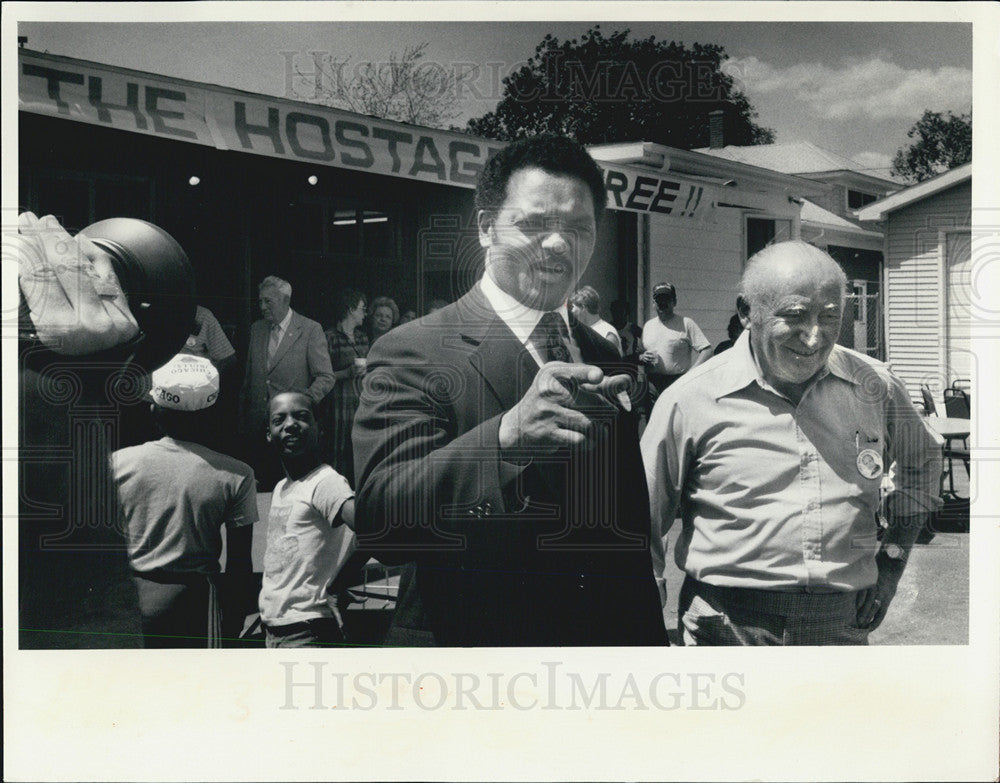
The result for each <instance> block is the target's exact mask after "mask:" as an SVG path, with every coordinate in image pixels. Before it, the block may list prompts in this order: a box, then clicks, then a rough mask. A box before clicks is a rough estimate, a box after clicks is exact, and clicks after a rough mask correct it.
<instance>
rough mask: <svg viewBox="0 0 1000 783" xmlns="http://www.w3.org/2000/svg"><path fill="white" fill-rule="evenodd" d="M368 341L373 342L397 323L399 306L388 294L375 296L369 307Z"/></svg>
mask: <svg viewBox="0 0 1000 783" xmlns="http://www.w3.org/2000/svg"><path fill="white" fill-rule="evenodd" d="M369 313H370V315H369V318H368V321H369V324H368V334H369V337H370V340H369V342H371V343H373V342H375V341H376V340H377V339H378V338H379V337H381V336H382V335H383V334H385V333H386V332H388V331H389V330H390V329H392V327H394V326H396V325H397V324H398V323H399V306H398V305H397V304H396V303H395V302H394V301H393V300H392V299H390V298H389V297H388V296H376V297H375V298H374V299H372V306H371V308H370V309H369Z"/></svg>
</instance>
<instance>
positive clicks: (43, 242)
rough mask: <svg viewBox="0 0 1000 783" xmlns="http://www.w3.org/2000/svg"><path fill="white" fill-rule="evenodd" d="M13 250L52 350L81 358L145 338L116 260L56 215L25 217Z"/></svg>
mask: <svg viewBox="0 0 1000 783" xmlns="http://www.w3.org/2000/svg"><path fill="white" fill-rule="evenodd" d="M8 247H10V248H12V249H13V251H14V252H15V254H16V255H17V264H18V284H19V286H20V288H21V293H22V294H23V296H24V300H25V302H26V303H27V305H28V310H29V312H30V316H31V322H32V323H33V324H34V327H35V331H36V333H37V335H38V338H39V339H40V340H41V342H42V344H44V345H45V346H46V347H47V348H49V349H51V350H53V351H55V352H56V353H60V354H67V355H72V356H80V355H85V354H90V353H96V352H98V351H104V350H107V349H109V348H114V347H115V346H117V345H121V344H122V343H126V342H128V341H129V340H131V339H132V338H133V337H135V336H136V335H137V334H138V333H139V325H138V324H137V323H136V320H135V318H134V317H133V315H132V311H131V310H130V309H129V306H128V301H127V300H126V298H125V294H124V292H123V291H122V288H121V285H120V283H119V282H118V276H117V275H116V274H115V271H114V269H113V267H112V266H111V259H110V258H109V257H108V255H107V254H106V253H105V252H104V251H102V250H101V249H100V248H99V247H97V246H96V245H95V244H94V243H93V242H91V241H90V240H89V239H87V237H85V236H79V235H78V236H76V237H71V236H70V235H69V234H68V233H67V232H66V230H65V229H64V228H63V227H62V226H61V225H59V221H58V220H56V218H54V217H53V216H52V215H46V216H45V217H43V218H41V219H39V218H38V217H36V216H35V215H34V214H32V213H31V212H25V213H23V214H21V215H20V217H19V218H18V236H17V237H16V238H14V239H13V240H10V245H8ZM6 254H7V252H6V248H5V253H4V255H6Z"/></svg>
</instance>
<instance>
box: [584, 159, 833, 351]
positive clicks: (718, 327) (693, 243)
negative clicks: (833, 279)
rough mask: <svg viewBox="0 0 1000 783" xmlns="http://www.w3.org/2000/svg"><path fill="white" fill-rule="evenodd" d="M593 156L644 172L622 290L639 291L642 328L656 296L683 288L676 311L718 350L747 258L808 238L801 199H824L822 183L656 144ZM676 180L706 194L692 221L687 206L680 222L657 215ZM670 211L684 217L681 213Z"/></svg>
mask: <svg viewBox="0 0 1000 783" xmlns="http://www.w3.org/2000/svg"><path fill="white" fill-rule="evenodd" d="M587 149H588V150H589V151H590V154H591V155H592V156H593V157H594V159H595V160H596V161H597V162H598V164H599V165H601V166H602V167H604V168H605V169H606V170H611V169H614V168H619V169H620V170H622V171H629V172H633V171H634V172H641V176H640V175H635V176H634V182H635V187H632V188H631V192H632V196H630V197H629V200H632V198H633V197H634V196H635V194H636V193H639V194H641V196H642V198H641V199H640V201H645V202H648V203H650V209H649V211H648V213H647V214H641V215H639V220H638V222H637V223H636V234H637V236H636V244H637V247H638V252H637V254H636V267H637V269H636V279H635V281H634V282H631V281H630V284H629V285H628V286H622V287H621V290H634V291H636V292H637V296H638V307H637V308H636V323H639V324H642V323H643V322H644V321H645V320H647V319H649V318H653V317H655V315H656V311H655V308H654V307H653V301H652V289H653V286H654V285H655V284H656V283H658V282H660V281H663V280H666V281H669V282H671V283H673V284H674V285H675V286H677V299H678V305H677V306H678V309H679V310H680V311H681V312H683V313H684V315H686V316H689V317H691V318H693V319H694V321H695V322H696V323H697V324H698V325H699V326H700V327H701V329H702V331H703V332H704V333H705V336H706V337H707V338H708V340H709V341H710V342H712V343H713V344H716V343H719V342H720V341H722V340H724V339H726V337H727V335H726V326H727V324H728V323H729V319H730V317H731V316H732V315H733V314H734V313H735V312H736V296H737V292H738V290H739V282H740V277H741V276H742V274H743V267H744V265H745V263H746V259H747V258H748V257H750V256H751V255H753V254H754V253H755V252H757V250H759V249H760V248H762V247H764V245H766V244H767V243H768V242H769V241H771V240H773V239H797V238H799V237H800V236H801V234H802V233H803V232H804V231H805V227H804V224H802V223H801V220H800V213H801V204H802V202H803V199H804V198H817V197H820V196H822V195H824V194H825V192H826V186H824V185H823V184H821V183H817V182H813V181H810V180H808V179H804V178H802V177H796V176H794V175H789V174H784V173H782V172H779V171H774V170H773V169H767V168H762V167H760V166H754V165H748V164H746V163H741V162H739V161H733V160H724V159H719V158H717V157H713V156H711V155H704V154H701V153H699V152H692V151H690V150H681V149H676V148H674V147H667V146H665V145H663V144H656V143H654V142H643V141H637V142H623V143H617V144H598V145H590V146H588V147H587ZM630 176H633V175H631V174H630ZM672 177H676V178H680V179H682V180H683V181H685V182H696V183H699V184H700V185H701V186H702V187H704V189H705V192H704V194H703V195H701V196H700V199H701V206H700V207H698V214H697V216H696V217H695V218H694V219H691V218H689V217H686V216H684V215H685V211H688V210H687V206H688V204H687V203H685V204H684V205H683V206H684V207H685V210H682V211H680V212H679V215H680V216H678V214H663V212H664V210H662V209H654V208H653V205H654V203H655V201H654V198H655V197H654V193H655V192H658V190H657V183H658V182H661V181H664V178H666V179H667V180H669V179H670V178H672ZM611 185H612V180H611V178H610V177H609V178H608V195H609V206H610V207H611V208H612V209H613V208H614V207H615V206H616V203H615V202H616V199H618V198H619V196H618V195H617V193H616V192H615V190H614V189H612V187H611ZM639 186H641V188H642V189H641V190H640V189H638V188H639ZM670 197H671V198H673V196H670ZM621 198H624V195H623V196H622V197H621ZM688 201H690V199H688ZM677 203H678V205H680V199H679V197H678V200H677ZM672 211H673V212H674V213H678V209H677V208H676V207H675V208H673V210H672ZM596 255H597V254H595V256H596ZM588 274H589V271H588ZM599 290H600V289H599Z"/></svg>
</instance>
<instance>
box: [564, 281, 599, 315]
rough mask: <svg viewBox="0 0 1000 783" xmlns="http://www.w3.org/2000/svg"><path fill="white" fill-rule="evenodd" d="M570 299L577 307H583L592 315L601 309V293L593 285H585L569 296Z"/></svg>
mask: <svg viewBox="0 0 1000 783" xmlns="http://www.w3.org/2000/svg"><path fill="white" fill-rule="evenodd" d="M569 301H570V302H572V303H573V304H575V305H576V306H577V307H582V308H583V309H584V310H586V311H587V312H588V313H590V314H591V315H597V314H598V312H600V309H601V295H600V294H598V293H597V290H596V289H595V288H594V287H593V286H589V285H585V286H583V288H581V289H579V290H578V291H577V292H576V293H575V294H573V296H571V297H570V298H569Z"/></svg>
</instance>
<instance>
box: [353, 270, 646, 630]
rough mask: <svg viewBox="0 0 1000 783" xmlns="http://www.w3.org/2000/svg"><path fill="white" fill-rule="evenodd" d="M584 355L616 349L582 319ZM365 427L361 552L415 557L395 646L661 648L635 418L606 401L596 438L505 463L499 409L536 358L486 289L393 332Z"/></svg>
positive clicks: (372, 365) (524, 381) (617, 365)
mask: <svg viewBox="0 0 1000 783" xmlns="http://www.w3.org/2000/svg"><path fill="white" fill-rule="evenodd" d="M573 336H574V339H575V340H576V342H577V344H578V345H579V346H580V349H581V352H582V353H583V357H584V359H585V360H586V361H587V362H589V363H591V364H596V365H597V366H600V367H602V368H603V369H605V371H606V372H608V373H609V374H610V373H612V372H621V371H622V370H623V364H622V361H621V359H620V358H619V357H618V354H617V351H616V350H615V349H614V348H613V347H612V346H611V345H610V344H609V343H607V342H606V341H605V340H603V339H602V338H601V337H600V336H598V335H597V334H596V333H595V332H594V331H593V330H591V329H589V328H587V327H585V326H581V325H579V324H576V325H575V326H574V329H573ZM368 367H369V372H368V375H367V376H366V378H365V388H364V393H363V395H362V400H361V405H360V407H359V409H358V412H357V416H356V418H355V425H354V453H355V466H356V474H357V476H358V477H359V479H358V484H359V487H358V495H357V504H358V508H357V515H356V518H357V522H356V525H357V532H358V534H359V546H360V547H364V548H366V549H367V550H368V551H370V552H371V553H372V554H374V555H375V556H376V557H377V558H379V559H380V560H382V561H383V562H386V563H403V562H410V563H412V565H411V566H408V567H407V568H406V569H405V570H404V575H403V580H402V584H401V587H400V596H399V601H398V604H397V611H396V619H395V628H396V630H397V632H401V633H397V634H396V636H395V639H396V640H405V641H406V643H411V644H418V643H428V644H438V645H446V646H467V645H491V646H500V645H522V646H530V645H634V644H665V643H666V633H665V629H664V626H663V620H662V616H661V613H660V602H659V595H658V593H657V590H656V586H655V583H654V580H653V568H652V563H651V560H650V555H649V549H648V543H649V534H650V524H649V502H648V496H647V493H646V482H645V474H644V472H643V468H642V462H641V457H640V454H639V447H638V432H637V417H636V416H635V415H634V414H625V413H623V412H621V411H617V412H616V411H609V410H607V409H605V412H604V413H603V414H595V416H598V417H599V418H600V424H599V426H598V428H597V431H596V432H595V433H594V436H593V439H592V442H593V444H594V445H593V447H592V448H589V449H580V450H572V451H571V450H569V449H565V450H561V451H558V452H556V453H555V454H549V455H545V456H541V455H539V456H535V457H534V458H532V459H531V461H530V462H529V463H527V464H526V465H525V464H520V465H515V464H511V463H508V462H504V461H503V460H501V459H500V454H499V434H498V433H499V427H500V418H501V416H502V415H503V414H504V413H505V412H506V411H508V410H509V409H510V408H512V407H513V406H514V405H515V403H517V401H518V400H519V399H520V398H521V397H522V396H523V394H524V393H525V391H526V390H527V389H528V387H529V386H530V384H531V382H532V380H533V379H534V377H535V374H536V373H537V371H538V366H537V364H536V363H535V361H534V359H532V358H531V355H530V354H529V353H528V352H527V350H526V349H525V348H524V346H523V345H522V344H521V343H520V341H519V340H518V339H517V338H516V337H515V336H514V334H513V333H512V332H511V331H510V329H509V328H508V327H507V325H506V324H505V323H504V322H503V321H502V320H501V319H500V318H499V316H497V315H496V313H495V312H494V311H493V309H492V307H491V306H490V305H489V303H488V302H487V301H486V299H485V297H484V296H483V295H482V293H481V292H480V290H479V287H478V286H477V287H476V288H475V289H473V291H472V292H470V293H469V294H468V295H466V296H465V297H463V298H462V299H461V300H459V301H458V302H457V303H455V304H454V305H451V306H449V307H446V308H444V309H442V310H439V311H437V312H436V313H433V314H431V315H429V316H427V317H425V318H422V319H420V320H419V321H414V322H412V323H409V324H406V325H403V326H400V327H398V328H396V329H394V330H393V331H391V332H389V334H387V335H385V336H384V337H382V338H381V339H380V340H379V341H378V342H377V343H376V344H375V345H374V346H373V347H372V350H371V352H370V354H369V356H368Z"/></svg>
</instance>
